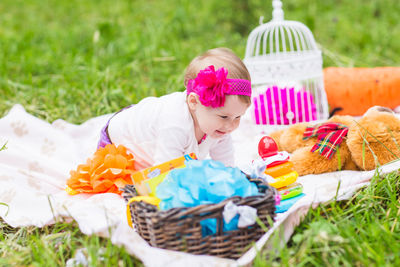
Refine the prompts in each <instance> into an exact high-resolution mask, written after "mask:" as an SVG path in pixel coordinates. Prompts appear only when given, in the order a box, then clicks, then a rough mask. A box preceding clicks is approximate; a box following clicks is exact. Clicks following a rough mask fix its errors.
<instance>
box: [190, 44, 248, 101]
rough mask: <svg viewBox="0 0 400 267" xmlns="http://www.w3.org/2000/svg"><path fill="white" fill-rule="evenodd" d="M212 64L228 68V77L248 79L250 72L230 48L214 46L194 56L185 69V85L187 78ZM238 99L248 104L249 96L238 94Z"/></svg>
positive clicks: (194, 76)
mask: <svg viewBox="0 0 400 267" xmlns="http://www.w3.org/2000/svg"><path fill="white" fill-rule="evenodd" d="M210 65H214V67H215V69H219V68H222V67H224V68H225V69H227V70H228V77H227V78H229V79H245V80H249V81H250V73H249V71H248V70H247V68H246V66H245V65H244V63H243V61H242V60H241V59H240V58H239V57H238V56H237V55H236V54H235V53H234V52H233V51H232V50H230V49H228V48H225V47H219V48H214V49H210V50H208V51H206V52H205V53H203V54H201V55H200V56H197V57H195V58H194V59H193V60H192V61H191V62H190V63H189V65H188V66H187V68H186V71H185V87H186V85H187V83H188V81H189V80H191V79H194V78H196V76H197V74H198V73H199V72H200V70H202V69H205V68H206V67H208V66H210ZM238 97H239V99H240V100H242V101H243V102H245V103H246V104H250V103H251V100H250V97H249V96H243V95H238Z"/></svg>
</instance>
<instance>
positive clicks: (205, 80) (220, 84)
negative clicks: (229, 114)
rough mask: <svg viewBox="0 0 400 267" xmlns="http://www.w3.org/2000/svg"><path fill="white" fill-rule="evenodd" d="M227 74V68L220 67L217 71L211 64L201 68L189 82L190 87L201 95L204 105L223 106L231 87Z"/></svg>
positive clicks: (200, 98)
mask: <svg viewBox="0 0 400 267" xmlns="http://www.w3.org/2000/svg"><path fill="white" fill-rule="evenodd" d="M227 76H228V71H227V70H226V69H224V68H220V69H218V70H217V71H215V68H214V66H213V65H211V66H208V67H207V68H205V69H204V70H201V71H200V72H199V74H198V75H197V77H196V78H195V79H194V80H190V81H189V82H188V89H189V88H190V89H191V90H193V92H195V93H196V94H198V95H199V100H200V102H201V103H202V104H203V105H204V106H207V107H208V106H211V107H213V108H217V107H222V106H223V105H224V103H225V94H226V93H228V92H229V89H230V87H229V84H228V82H227V79H226V77H227Z"/></svg>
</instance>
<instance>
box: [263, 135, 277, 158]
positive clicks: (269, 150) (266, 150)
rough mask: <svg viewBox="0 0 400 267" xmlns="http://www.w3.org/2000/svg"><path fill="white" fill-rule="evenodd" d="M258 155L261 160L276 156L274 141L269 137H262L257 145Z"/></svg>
mask: <svg viewBox="0 0 400 267" xmlns="http://www.w3.org/2000/svg"><path fill="white" fill-rule="evenodd" d="M258 154H259V155H260V157H261V158H262V159H266V158H268V157H271V156H274V155H276V154H278V145H277V144H276V143H275V141H274V139H272V138H271V137H269V136H264V137H263V138H261V140H260V142H259V143H258Z"/></svg>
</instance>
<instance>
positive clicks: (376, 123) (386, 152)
mask: <svg viewBox="0 0 400 267" xmlns="http://www.w3.org/2000/svg"><path fill="white" fill-rule="evenodd" d="M270 136H271V137H272V138H273V139H274V140H275V141H276V143H277V145H278V147H279V150H281V151H287V152H289V153H292V154H291V161H292V162H293V163H294V168H295V170H296V171H297V172H298V173H299V175H306V174H319V173H324V172H332V171H337V170H373V169H374V168H375V167H376V166H377V165H379V164H380V165H382V164H385V163H388V162H391V161H393V160H395V159H399V158H400V119H399V117H397V116H396V115H395V114H394V113H393V112H392V110H390V109H388V108H384V107H378V106H375V107H373V108H370V109H369V110H368V111H367V112H366V113H365V114H364V115H363V116H362V117H361V118H359V119H356V118H354V117H352V116H340V115H336V116H333V117H331V118H330V119H329V120H327V121H326V123H324V124H322V125H316V126H315V127H314V126H313V125H312V124H310V123H301V124H296V125H292V126H290V127H289V128H287V129H284V130H280V131H276V132H273V133H271V134H270ZM305 136H306V137H305ZM312 151H314V152H312Z"/></svg>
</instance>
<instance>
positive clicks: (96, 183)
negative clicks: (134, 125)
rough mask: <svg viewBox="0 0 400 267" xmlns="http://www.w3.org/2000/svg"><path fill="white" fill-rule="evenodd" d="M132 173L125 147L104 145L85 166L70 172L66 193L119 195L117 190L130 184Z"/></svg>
mask: <svg viewBox="0 0 400 267" xmlns="http://www.w3.org/2000/svg"><path fill="white" fill-rule="evenodd" d="M134 172H136V170H135V168H134V158H133V156H132V155H131V154H128V153H127V151H126V147H124V146H122V145H119V146H118V147H116V146H115V145H114V144H111V145H106V146H105V147H104V148H99V149H98V150H97V151H96V152H95V153H94V155H93V156H92V157H91V158H89V159H88V160H87V162H86V164H81V165H78V168H77V169H76V170H72V171H70V174H71V177H70V178H69V179H68V181H67V186H68V188H67V192H68V193H69V194H77V193H116V194H121V193H122V192H121V191H119V190H118V188H119V187H123V186H124V185H126V184H132V178H131V175H132V173H134Z"/></svg>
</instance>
